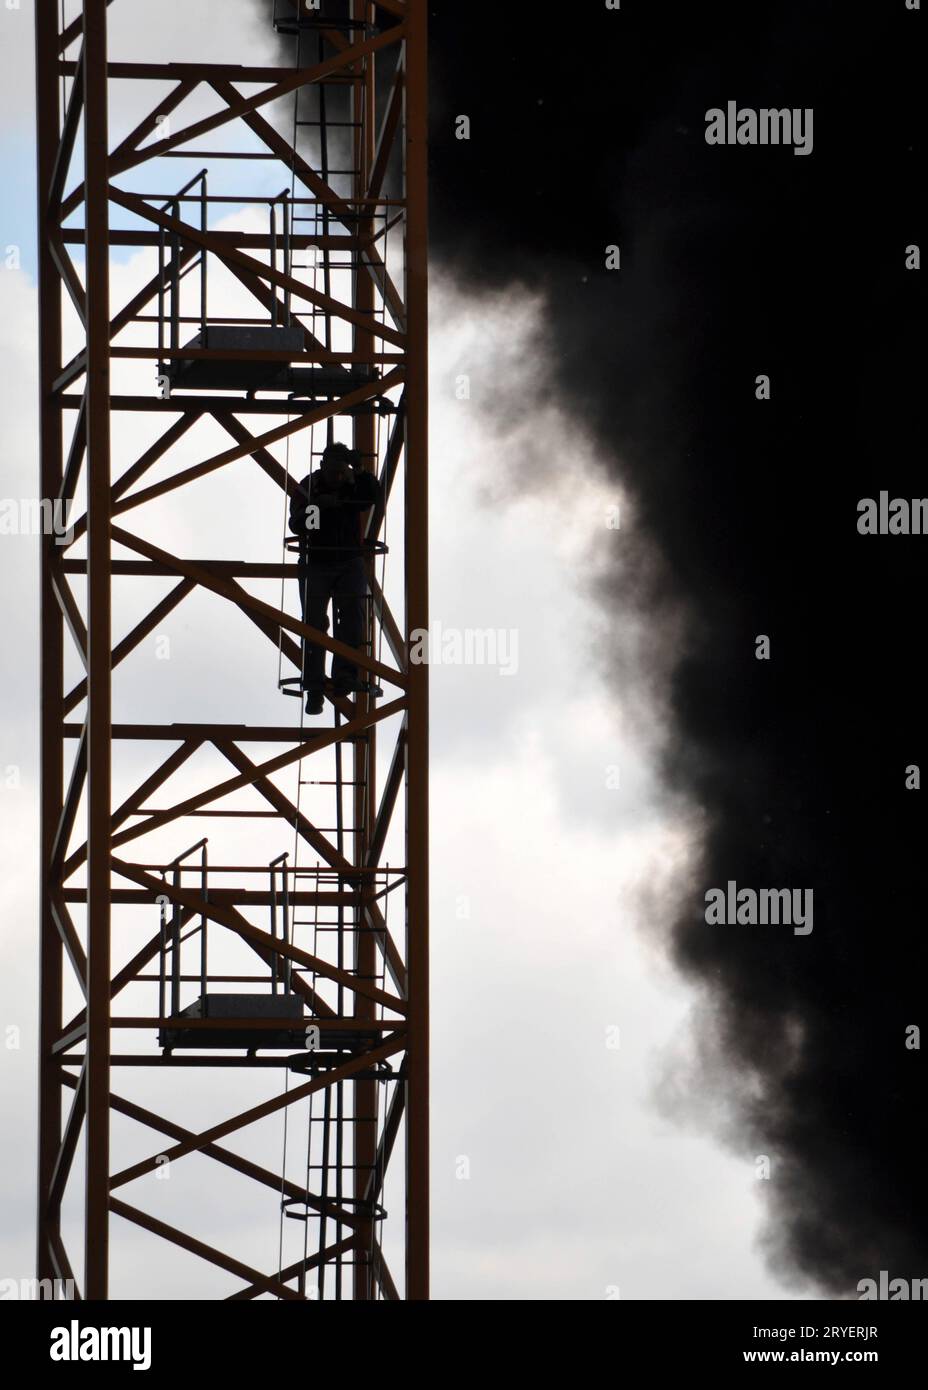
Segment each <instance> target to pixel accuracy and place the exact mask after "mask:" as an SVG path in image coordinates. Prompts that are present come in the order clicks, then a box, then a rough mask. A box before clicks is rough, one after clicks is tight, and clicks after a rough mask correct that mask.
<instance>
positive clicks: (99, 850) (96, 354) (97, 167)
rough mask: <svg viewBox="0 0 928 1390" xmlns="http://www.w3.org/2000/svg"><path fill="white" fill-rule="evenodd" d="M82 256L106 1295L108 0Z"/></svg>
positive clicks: (88, 81) (93, 1065)
mask: <svg viewBox="0 0 928 1390" xmlns="http://www.w3.org/2000/svg"><path fill="white" fill-rule="evenodd" d="M83 12H84V171H85V172H84V178H85V208H86V229H87V231H86V241H85V250H86V257H87V262H86V263H87V385H86V416H87V514H88V528H87V646H88V652H87V734H88V744H87V844H88V856H87V1047H86V1050H87V1071H86V1085H87V1119H86V1155H87V1178H86V1181H87V1189H86V1203H85V1212H86V1228H85V1232H84V1236H85V1264H84V1279H85V1284H86V1287H85V1291H84V1296H85V1297H86V1298H89V1299H101V1298H106V1296H107V1265H108V1258H107V1256H108V1249H107V1247H108V1239H107V1237H108V1217H109V1125H110V1115H109V1104H110V1055H109V1054H110V800H111V795H110V758H111V752H110V736H111V727H110V721H111V710H110V694H111V692H110V664H111V634H110V627H111V623H110V608H111V602H110V417H109V411H110V400H109V396H110V312H109V207H108V197H107V189H108V163H109V158H108V144H107V140H108V133H107V96H108V91H107V71H106V62H107V35H106V0H84V7H83Z"/></svg>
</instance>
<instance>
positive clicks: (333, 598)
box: [299, 555, 367, 690]
mask: <svg viewBox="0 0 928 1390" xmlns="http://www.w3.org/2000/svg"><path fill="white" fill-rule="evenodd" d="M299 581H300V601H301V603H302V605H303V621H304V623H308V624H309V625H310V627H317V628H319V629H320V631H322V632H327V631H328V627H329V619H328V610H329V603H330V602H331V604H332V607H333V610H334V616H335V623H334V632H333V634H332V635H333V636H334V637H335V638H336V639H337V640H338V641H339V642H344V643H345V645H346V646H349V647H360V645H361V640H362V638H363V635H364V598H365V595H366V594H367V575H366V573H365V571H364V562H363V560H362V559H361V557H360V556H358V555H353V556H349V557H348V558H347V559H345V560H312V561H310V562H308V563H305V564H301V565H300V574H299ZM324 679H325V648H324V647H320V646H319V645H318V644H317V643H315V642H304V643H303V688H304V690H321V689H322V682H323V680H324ZM357 679H358V668H357V666H355V665H353V663H352V662H350V661H347V660H346V659H345V658H344V657H343V656H333V658H332V680H333V682H334V683H335V684H336V685H342V684H344V685H346V686H349V687H350V686H354V685H356V684H357Z"/></svg>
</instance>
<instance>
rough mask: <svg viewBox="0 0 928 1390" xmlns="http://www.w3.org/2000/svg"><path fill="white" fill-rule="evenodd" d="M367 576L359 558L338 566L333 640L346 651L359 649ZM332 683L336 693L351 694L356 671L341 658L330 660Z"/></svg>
mask: <svg viewBox="0 0 928 1390" xmlns="http://www.w3.org/2000/svg"><path fill="white" fill-rule="evenodd" d="M366 593H367V575H366V574H365V572H364V561H363V560H362V559H361V558H360V556H358V557H356V558H353V559H351V560H345V561H343V563H342V564H340V565H339V566H338V570H337V573H336V575H335V579H334V583H333V585H332V601H333V607H334V612H335V632H334V636H335V637H337V638H338V640H339V642H344V643H346V645H347V646H349V647H360V645H361V642H362V640H363V637H364V597H365V595H366ZM332 682H333V684H334V685H335V687H336V689H337V688H339V687H341V688H342V689H343V690H354V689H356V688H357V684H358V668H357V666H355V665H354V663H353V662H351V661H348V660H346V658H345V657H342V656H334V657H333V658H332Z"/></svg>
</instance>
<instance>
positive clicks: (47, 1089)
mask: <svg viewBox="0 0 928 1390" xmlns="http://www.w3.org/2000/svg"><path fill="white" fill-rule="evenodd" d="M57 55H58V23H57V18H56V9H55V6H54V5H51V6H48V5H40V6H38V7H37V9H36V16H35V73H36V121H37V130H36V143H37V179H36V182H37V187H38V206H37V228H38V241H39V246H38V252H39V261H38V282H39V393H40V409H39V454H40V464H39V468H40V479H41V483H40V486H41V489H42V497H43V498H47V499H49V500H50V501H52V500H53V499H54V498H55V497H57V495H58V490H59V488H60V486H61V473H62V459H61V443H62V441H61V412H60V411H59V409H58V407H57V404H56V402H55V401H54V400H53V398H52V385H53V383H54V380H55V377H56V376H57V375H58V372H59V371H60V368H61V279H60V276H59V274H58V270H57V267H56V266H55V263H54V259H53V257H52V251H51V238H50V232H51V219H52V217H53V215H54V214H53V213H52V212H51V211H50V209H49V193H50V190H51V185H52V174H53V171H54V168H55V157H56V154H57V150H58V142H59V131H58V126H59V120H60V111H59V100H58V79H57V77H56V75H55V64H56V60H57ZM41 547H42V576H41V605H42V608H41V622H42V644H41V681H42V700H41V705H42V713H41V721H42V722H41V735H40V737H41V763H42V767H41V779H42V824H41V851H42V881H41V890H40V891H41V903H40V914H41V915H40V926H39V931H40V945H39V957H40V959H39V969H40V980H39V991H40V992H39V1176H38V1213H37V1229H36V1235H37V1254H36V1273H37V1275H38V1278H39V1279H54V1278H55V1277H56V1270H55V1268H54V1263H53V1256H52V1252H51V1246H52V1243H53V1242H54V1243H57V1238H58V1234H59V1224H60V1223H59V1213H58V1210H57V1208H56V1210H54V1211H52V1210H50V1209H49V1205H48V1195H49V1192H50V1190H51V1182H52V1174H53V1173H54V1169H55V1161H56V1159H57V1157H58V1148H59V1145H60V1143H61V1085H60V1081H59V1077H58V1069H57V1068H56V1067H55V1065H54V1063H53V1061H52V1044H53V1042H54V1040H55V1038H56V1037H57V1036H58V1034H59V1033H60V1032H61V1023H62V1018H61V987H62V964H63V960H62V951H63V946H62V941H61V937H60V936H59V934H58V927H57V924H56V922H55V917H54V911H53V901H54V884H53V874H54V870H53V867H52V855H53V851H54V845H55V836H56V833H57V829H58V820H59V817H60V815H61V809H62V803H63V797H64V784H63V767H62V730H61V724H62V719H63V713H62V705H63V699H64V692H63V684H62V681H63V676H62V664H63V663H62V618H61V608H60V607H59V604H58V600H57V598H56V596H55V591H54V585H53V577H54V573H55V568H54V566H55V561H56V545H55V537H54V536H53V535H52V534H51V533H49V534H45V535H43V536H42V540H41Z"/></svg>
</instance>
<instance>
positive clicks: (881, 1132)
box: [430, 0, 928, 1297]
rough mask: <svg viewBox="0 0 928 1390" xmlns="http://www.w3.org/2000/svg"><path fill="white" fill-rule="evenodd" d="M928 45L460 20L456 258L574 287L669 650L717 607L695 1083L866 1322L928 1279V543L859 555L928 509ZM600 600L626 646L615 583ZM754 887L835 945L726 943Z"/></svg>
mask: <svg viewBox="0 0 928 1390" xmlns="http://www.w3.org/2000/svg"><path fill="white" fill-rule="evenodd" d="M918 19H919V16H918V15H917V13H912V12H908V11H906V9H905V8H904V6H902V5H901V4H900V5H896V6H881V7H874V6H871V7H867V14H866V18H865V19H864V17H863V16H862V15H853V16H852V14H851V12H850V11H849V9H848V7H847V6H845V5H842V4H840V3H829V2H828V0H817V3H810V0H799V2H798V3H797V2H796V0H791V2H790V3H781V4H778V5H776V6H750V7H746V6H743V5H740V6H723V5H720V4H713V3H708V4H699V5H692V4H683V3H677V4H662V5H650V4H649V5H645V4H643V3H642V4H634V3H632V0H627V3H623V5H622V7H621V10H620V11H608V10H606V8H605V6H604V5H603V4H601V3H593V0H589V3H585V4H579V5H572V6H570V7H553V8H546V7H541V6H539V7H533V6H531V5H528V6H525V5H518V6H516V5H511V6H510V5H500V6H494V7H493V12H492V21H488V18H487V13H486V9H485V7H483V6H465V5H459V4H453V5H452V4H447V5H445V4H436V5H433V6H432V7H431V21H430V23H431V42H432V207H433V212H432V248H433V254H434V256H435V259H436V261H437V263H439V264H440V265H443V266H445V267H447V268H451V269H453V271H454V273H455V274H456V275H457V277H458V279H459V281H460V282H462V283H464V284H465V285H466V284H471V285H473V286H474V287H475V288H477V287H479V288H481V289H485V288H487V287H490V288H492V287H499V288H503V287H505V286H507V285H509V284H512V283H513V282H516V281H517V282H520V283H522V284H525V285H528V286H529V287H532V288H539V289H541V290H543V291H544V293H545V294H546V296H547V302H548V304H549V306H550V319H549V322H550V344H549V346H550V347H551V348H552V350H553V352H554V355H555V361H556V369H557V377H558V382H557V384H558V388H559V390H560V392H561V393H562V394H563V397H564V399H565V401H566V402H567V404H568V405H569V407H570V408H571V409H572V411H573V412H574V414H575V415H576V416H577V418H578V419H582V420H583V422H584V425H585V426H586V427H587V428H588V429H590V430H591V431H593V433H594V435H595V437H596V438H597V439H598V440H599V441H600V443H601V447H602V452H603V458H604V461H606V462H609V461H610V460H616V459H620V460H621V461H622V462H621V467H622V470H623V474H622V476H623V481H624V482H625V483H626V485H627V486H629V487H630V488H631V489H632V490H633V492H634V494H635V495H636V498H637V510H638V515H639V522H638V524H639V525H640V526H643V527H644V528H645V530H646V531H647V533H648V534H649V535H650V537H651V538H652V540H653V541H654V542H655V543H656V545H657V546H658V547H659V550H660V551H661V553H662V555H663V559H664V565H665V571H664V574H665V577H664V580H663V588H662V589H655V590H654V592H653V593H652V596H651V601H652V603H653V611H654V618H655V623H656V624H659V623H660V621H661V614H662V612H664V611H665V609H666V605H667V604H668V603H671V604H675V605H678V604H680V603H682V604H683V605H684V606H685V611H686V612H687V613H688V615H689V623H688V625H687V629H686V637H685V640H683V641H682V642H681V646H680V649H679V651H678V655H677V663H676V670H675V675H674V680H673V714H674V722H675V730H674V736H673V741H672V746H671V747H670V750H669V752H668V755H667V758H666V766H665V769H664V771H665V775H666V778H667V780H668V782H669V784H670V785H671V786H672V787H675V788H677V789H678V790H680V791H682V792H684V793H686V794H687V796H688V797H689V798H690V799H691V800H692V801H693V802H694V803H695V804H696V805H697V806H699V807H701V808H702V810H703V812H704V814H705V817H706V826H707V831H706V837H705V852H704V856H703V860H702V862H701V863H700V864H699V866H698V870H697V872H696V874H695V877H694V881H693V883H692V885H691V890H692V891H691V894H690V896H689V897H688V898H687V900H686V901H684V902H681V903H679V904H678V905H677V910H676V912H675V914H674V916H673V919H672V920H670V921H667V920H655V921H654V924H653V930H654V931H655V933H661V934H663V935H667V936H669V938H670V941H671V945H672V953H673V956H674V958H675V960H676V962H677V963H678V965H679V967H680V968H681V969H682V970H683V971H684V972H685V973H686V974H687V976H689V977H690V978H691V980H692V981H694V982H696V983H697V984H699V985H700V986H701V995H702V998H703V1000H704V1006H703V1008H702V1009H700V1011H699V1014H698V1019H697V1023H696V1028H697V1051H698V1055H699V1058H700V1065H699V1066H697V1067H696V1068H693V1067H690V1068H689V1069H688V1071H687V1073H686V1077H685V1079H681V1085H686V1086H690V1085H697V1084H698V1085H700V1086H703V1087H705V1088H706V1089H707V1090H708V1092H709V1093H710V1094H712V1095H713V1096H718V1095H719V1094H722V1095H723V1096H724V1097H725V1102H726V1107H727V1111H728V1120H727V1126H726V1130H727V1135H728V1138H729V1140H730V1141H731V1142H732V1143H735V1144H737V1145H738V1146H739V1149H740V1150H741V1151H742V1152H744V1153H745V1155H748V1154H754V1153H765V1154H768V1155H769V1156H770V1158H771V1160H772V1165H773V1168H772V1177H771V1180H770V1182H769V1184H768V1185H767V1189H765V1190H768V1191H769V1203H768V1223H767V1232H766V1243H767V1246H768V1250H769V1253H770V1257H771V1259H772V1261H773V1263H774V1264H775V1266H776V1267H777V1268H778V1269H779V1271H780V1273H781V1275H782V1276H783V1277H784V1278H785V1279H787V1280H788V1281H791V1283H792V1285H793V1287H794V1288H796V1289H800V1288H802V1289H807V1290H808V1289H811V1290H813V1291H814V1290H816V1289H817V1290H819V1291H822V1292H825V1293H827V1294H830V1295H832V1296H838V1297H841V1296H846V1297H854V1296H856V1286H857V1283H858V1281H859V1280H860V1279H862V1278H864V1277H869V1276H873V1275H875V1274H876V1273H877V1271H878V1270H880V1269H886V1270H888V1271H889V1272H890V1275H891V1277H892V1276H901V1277H907V1278H919V1277H921V1276H923V1275H925V1274H928V1219H926V1218H928V1211H926V1197H925V1184H924V1180H923V1176H922V1158H921V1143H920V1139H919V1132H920V1127H921V1126H920V1115H921V1109H922V1095H923V1068H924V1063H923V1061H922V1054H921V1052H919V1051H915V1050H911V1049H908V1048H907V1047H906V1029H907V1027H908V1026H909V1025H913V1024H915V1025H920V1024H923V1023H924V1021H925V1015H924V1009H923V1001H924V985H923V979H924V975H923V970H924V961H925V952H924V948H923V937H924V932H925V927H924V919H925V879H924V872H923V859H924V852H925V851H924V846H925V843H926V833H925V832H926V821H928V817H926V813H925V809H924V808H925V800H924V798H925V796H926V790H928V789H926V790H921V791H915V790H906V788H905V776H906V768H907V766H909V765H911V764H918V765H920V766H921V769H922V774H923V775H924V774H925V771H926V759H928V747H926V739H925V733H924V722H925V714H924V706H925V699H924V685H923V680H922V676H921V665H920V661H919V657H920V652H921V647H922V642H923V636H922V631H923V623H922V619H921V607H922V599H921V595H922V593H923V585H924V578H925V573H926V561H925V547H928V537H918V536H872V537H863V536H860V535H858V533H857V529H856V523H857V501H858V499H860V498H863V497H876V496H877V495H878V493H879V491H880V490H881V489H887V490H888V491H889V493H890V495H891V496H899V497H910V498H911V497H919V496H921V495H922V494H923V493H926V492H928V489H926V487H925V482H924V472H923V460H924V457H925V439H924V434H925V429H924V412H923V407H922V404H921V402H922V398H923V390H922V385H921V371H922V367H921V356H922V354H921V351H920V346H919V335H918V332H917V325H918V323H919V317H920V313H921V308H920V302H921V297H922V296H921V293H920V287H921V274H923V273H924V272H920V273H919V272H915V271H907V270H906V269H905V248H906V247H907V246H908V245H910V244H912V243H917V242H919V241H920V240H921V234H922V232H923V225H924V224H923V216H922V209H921V207H920V205H919V202H918V194H919V190H920V187H921V185H922V182H923V180H922V179H921V176H920V173H919V162H920V158H921V157H922V154H923V149H922V132H921V130H920V128H919V126H918V124H917V119H918V118H917V115H916V112H917V92H918V90H919V82H918V79H917V72H916V62H915V58H914V56H913V55H914V53H915V49H916V46H917V35H916V34H915V32H914V30H915V29H916V28H917V27H918ZM913 20H914V25H913ZM728 100H736V101H737V102H738V103H739V105H740V106H750V107H753V108H760V107H775V108H782V107H786V106H789V107H797V108H806V107H812V108H813V110H814V127H813V129H814V146H813V150H812V153H811V154H809V155H795V154H793V153H792V152H791V150H789V149H783V148H759V147H755V148H750V147H744V148H738V147H735V148H715V147H710V146H709V145H707V144H706V142H705V138H704V134H705V128H706V127H705V113H706V111H707V110H708V109H709V108H712V107H717V106H722V107H724V106H725V104H726V102H727V101H728ZM462 114H466V115H467V116H469V118H470V122H471V138H470V139H469V140H467V141H465V140H458V139H456V138H455V120H456V118H457V117H458V116H459V115H462ZM609 245H618V246H619V247H620V253H621V270H620V271H610V270H607V269H606V268H605V248H606V247H607V246H609ZM760 374H767V375H769V376H770V378H771V383H772V395H771V399H770V400H769V401H767V402H760V401H758V400H757V399H756V398H755V378H756V377H757V376H758V375H760ZM543 448H544V441H539V449H540V451H543ZM616 466H618V465H616ZM598 597H599V599H600V600H601V602H602V603H603V604H604V605H607V606H608V609H609V610H610V612H612V613H614V614H615V616H616V618H617V619H618V620H620V619H621V612H622V606H623V592H622V588H621V586H620V585H619V583H618V580H617V581H616V583H615V584H613V585H609V584H607V585H605V586H600V589H599V594H598ZM760 634H765V635H767V636H769V638H770V641H771V653H772V659H771V660H769V661H758V660H756V659H755V654H754V653H755V638H756V637H757V636H758V635H760ZM578 678H581V679H582V678H583V673H578ZM615 678H616V679H617V680H619V681H621V671H617V672H616V676H615ZM731 879H734V880H736V882H737V883H738V884H739V885H747V886H754V887H780V886H790V887H797V888H811V889H813V891H814V903H815V918H814V930H813V932H812V934H811V935H810V936H807V937H799V936H794V935H793V934H792V933H791V932H790V931H789V930H788V929H785V928H783V927H779V928H774V927H766V928H764V927H749V926H718V927H709V926H707V924H706V923H705V921H704V920H703V894H704V892H705V890H706V889H707V888H709V887H711V886H716V885H720V886H724V885H725V883H726V882H727V881H728V880H731Z"/></svg>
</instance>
